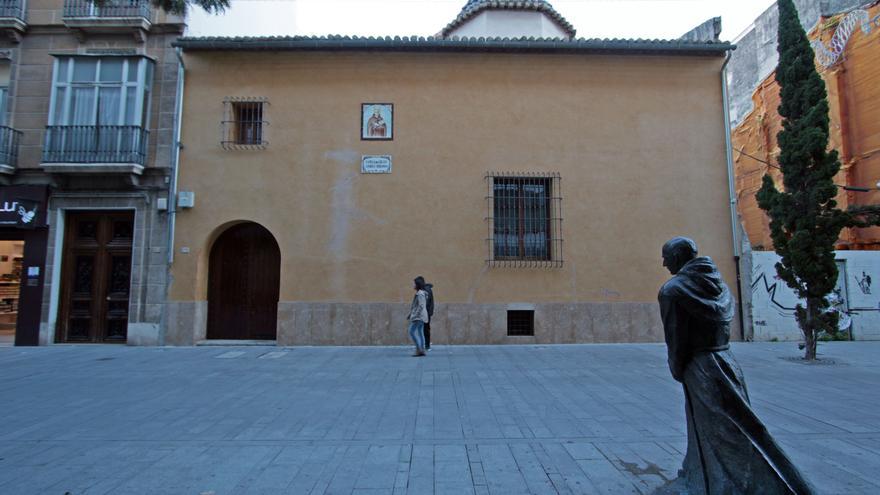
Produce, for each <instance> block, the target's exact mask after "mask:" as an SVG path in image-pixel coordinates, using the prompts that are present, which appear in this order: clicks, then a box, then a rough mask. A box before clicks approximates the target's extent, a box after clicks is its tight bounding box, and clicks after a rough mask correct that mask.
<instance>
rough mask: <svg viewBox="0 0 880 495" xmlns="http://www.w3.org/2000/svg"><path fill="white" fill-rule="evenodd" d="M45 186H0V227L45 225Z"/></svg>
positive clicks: (28, 227)
mask: <svg viewBox="0 0 880 495" xmlns="http://www.w3.org/2000/svg"><path fill="white" fill-rule="evenodd" d="M45 204H46V188H45V187H42V186H36V187H35V186H12V187H2V188H0V227H17V228H21V229H33V228H36V227H43V226H45V225H46V211H45Z"/></svg>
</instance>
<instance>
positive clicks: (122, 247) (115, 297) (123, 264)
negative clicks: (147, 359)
mask: <svg viewBox="0 0 880 495" xmlns="http://www.w3.org/2000/svg"><path fill="white" fill-rule="evenodd" d="M65 230H66V231H65V234H64V259H63V261H62V280H61V294H62V297H61V317H60V318H59V328H58V332H56V335H57V340H59V341H62V342H119V343H124V342H125V339H126V337H127V334H128V298H129V293H130V290H131V283H130V282H131V245H132V240H133V237H134V213H133V212H120V213H115V212H114V213H104V212H88V213H69V214H68V215H67V228H66V229H65Z"/></svg>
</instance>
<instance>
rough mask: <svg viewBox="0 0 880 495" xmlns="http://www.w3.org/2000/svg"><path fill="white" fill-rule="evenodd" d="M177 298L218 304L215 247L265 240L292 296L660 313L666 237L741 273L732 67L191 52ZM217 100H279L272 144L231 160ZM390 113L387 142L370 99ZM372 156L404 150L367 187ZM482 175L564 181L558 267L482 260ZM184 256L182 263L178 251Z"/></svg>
mask: <svg viewBox="0 0 880 495" xmlns="http://www.w3.org/2000/svg"><path fill="white" fill-rule="evenodd" d="M185 63H186V68H187V72H186V89H185V104H184V117H183V133H182V143H183V145H184V150H183V151H182V152H181V161H180V190H191V191H194V192H195V193H196V206H195V208H193V209H191V210H182V211H180V213H179V214H178V215H177V229H176V244H175V250H176V255H175V256H176V257H175V261H174V264H173V267H172V271H173V282H172V287H171V292H170V299H171V300H172V301H199V300H205V299H206V285H207V264H208V263H207V259H208V253H209V249H210V246H211V242H212V240H213V239H214V238H215V237H216V235H218V234H219V232H220V231H222V228H221V226H224V225H225V224H227V223H229V222H235V221H239V220H250V221H254V222H258V223H260V224H262V225H263V226H265V227H266V228H268V229H269V230H270V231H271V232H272V233H273V234H274V235H275V237H276V239H277V240H278V243H279V246H280V248H281V256H282V268H281V271H282V273H281V300H282V301H333V302H397V301H406V300H408V299H409V298H410V297H412V285H411V284H412V282H411V281H412V278H413V276H415V275H417V274H422V275H424V276H425V277H426V278H427V279H428V280H429V281H433V282H434V283H435V284H436V285H437V287H438V289H437V292H438V297H442V301H443V302H472V303H490V302H533V303H540V302H569V301H571V302H574V301H621V302H622V301H635V302H651V301H655V298H656V293H657V289H658V288H659V286H660V285H661V284H662V282H663V281H664V280H666V279H667V278H668V277H669V275H668V273H666V272H665V270H664V269H663V267H662V266H661V260H660V248H661V245H662V243H663V242H664V241H665V240H667V239H668V238H670V237H672V236H674V235H687V236H691V237H693V238H694V239H695V240H696V241H697V242H698V244H699V245H700V248H701V254H706V255H710V256H712V257H713V258H714V259H715V260H716V261H717V262H718V263H719V265H720V267H721V268H722V272H723V274H724V276H725V278H726V279H727V281H728V283H729V284H730V285H731V287H734V286H735V278H734V276H735V269H734V264H733V252H732V241H731V228H730V213H729V208H728V194H727V187H728V185H727V170H726V165H725V154H724V126H723V116H722V100H721V81H720V67H721V64H722V59H721V58H720V57H714V58H711V57H683V56H678V57H660V56H656V57H647V56H646V57H642V56H631V55H630V56H625V55H619V56H607V55H605V56H600V55H523V54H461V53H459V54H441V53H296V52H281V53H268V52H255V53H233V52H190V53H187V54H186V56H185ZM224 97H267V98H268V100H269V102H270V104H269V107H268V111H267V113H266V120H268V121H270V125H269V126H268V132H267V135H266V137H267V139H268V141H269V143H270V144H269V146H268V148H267V149H265V150H259V151H226V150H224V149H222V148H221V146H220V140H221V134H222V133H221V120H222V118H223V103H222V102H223V100H224ZM365 102H392V103H394V141H391V142H375V141H373V142H369V141H361V139H360V105H361V103H365ZM364 154H376V155H380V154H390V155H393V160H394V169H393V173H392V174H390V175H361V174H360V158H361V155H364ZM489 170H506V171H515V172H528V171H558V172H560V173H561V175H562V196H563V200H562V210H563V218H564V221H563V238H564V247H563V252H564V258H565V263H564V265H563V267H562V268H561V269H525V268H488V267H487V266H486V263H485V261H484V260H485V259H486V256H487V245H486V241H485V240H486V237H487V223H486V220H485V217H486V215H487V205H486V199H485V198H486V195H487V185H486V180H485V179H484V175H485V173H486V172H487V171H489ZM184 247H187V248H189V250H190V252H189V253H188V254H184V253H182V252H181V250H182V248H184Z"/></svg>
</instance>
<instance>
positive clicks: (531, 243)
mask: <svg viewBox="0 0 880 495" xmlns="http://www.w3.org/2000/svg"><path fill="white" fill-rule="evenodd" d="M486 179H487V182H488V192H489V194H488V196H487V207H488V210H489V211H488V215H487V217H486V219H487V222H488V233H489V237H488V239H487V243H488V245H489V249H488V258H487V262H488V263H489V264H490V265H491V266H511V267H559V266H562V197H561V187H560V176H559V174H558V173H527V174H512V173H495V172H490V173H489V174H487V175H486Z"/></svg>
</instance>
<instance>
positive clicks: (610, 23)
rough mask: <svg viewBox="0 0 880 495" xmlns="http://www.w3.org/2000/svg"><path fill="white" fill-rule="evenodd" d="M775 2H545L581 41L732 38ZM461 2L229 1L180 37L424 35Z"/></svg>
mask: <svg viewBox="0 0 880 495" xmlns="http://www.w3.org/2000/svg"><path fill="white" fill-rule="evenodd" d="M774 1H775V0H550V3H551V4H552V5H553V6H554V7H555V8H556V10H557V11H559V13H560V14H562V15H563V16H564V17H565V18H566V19H568V21H569V22H571V23H572V24H573V25H574V27H575V28H576V29H577V31H578V37H582V38H660V39H673V38H678V37H679V36H681V35H682V34H684V33H685V32H687V31H689V30H690V29H692V28H693V27H695V26H697V25H698V24H700V23H702V22H703V21H705V20H707V19H709V18H712V17H718V16H720V17H721V22H722V28H723V31H722V33H721V38H722V39H724V40H728V41H730V40H733V39H735V38H737V37H738V36H739V35H740V34H741V33H742V32H743V31H745V30H746V29H747V28H748V27H749V26H750V25H751V23H752V22H753V21H754V20H755V18H757V17H758V16H759V15H761V13H763V12H764V11H765V10H766V9H767V8H768V7H770V6H771V5H773V3H774ZM465 3H466V0H232V8H231V9H229V10H228V11H227V12H226V13H225V14H222V15H219V16H212V15H209V14H207V13H205V12H204V11H203V10H201V9H198V8H193V9H192V11H191V12H190V19H189V30H188V32H187V35H188V36H282V35H327V34H342V35H359V36H411V35H417V36H430V35H433V34H436V33H437V32H439V31H440V30H441V29H442V28H443V27H444V26H446V24H448V23H449V22H450V21H451V20H452V19H454V18H455V16H456V15H458V12H459V11H460V10H461V8H462V7H463V6H464V5H465Z"/></svg>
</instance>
